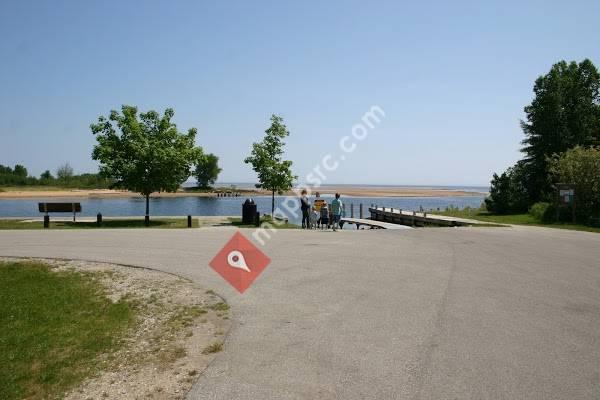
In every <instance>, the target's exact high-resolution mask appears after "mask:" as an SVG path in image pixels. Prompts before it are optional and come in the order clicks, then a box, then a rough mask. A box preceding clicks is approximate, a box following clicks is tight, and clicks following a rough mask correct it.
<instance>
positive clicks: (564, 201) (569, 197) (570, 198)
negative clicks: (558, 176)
mask: <svg viewBox="0 0 600 400" xmlns="http://www.w3.org/2000/svg"><path fill="white" fill-rule="evenodd" d="M556 190H557V193H556V194H557V197H558V198H557V207H556V220H557V221H558V217H559V209H560V206H567V207H571V219H572V221H573V223H575V186H574V185H572V184H569V183H559V184H557V185H556Z"/></svg>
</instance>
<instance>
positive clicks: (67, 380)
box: [0, 262, 135, 400]
mask: <svg viewBox="0 0 600 400" xmlns="http://www.w3.org/2000/svg"><path fill="white" fill-rule="evenodd" d="M0 288H2V289H1V290H0V327H2V328H1V329H0V399H5V400H12V399H22V398H29V399H48V398H56V397H60V395H61V394H62V393H64V392H65V391H67V390H68V389H70V388H73V387H74V386H76V385H77V384H79V383H80V382H82V381H83V380H84V379H85V378H86V377H88V376H91V375H94V374H95V373H96V372H98V371H99V370H100V369H101V368H102V365H103V363H99V362H98V360H97V356H99V355H101V354H111V353H112V352H114V351H115V350H117V349H118V348H119V347H120V346H121V342H122V338H124V336H125V335H126V333H127V331H128V329H129V328H130V327H131V326H132V325H133V322H134V320H135V311H134V307H133V306H132V304H130V303H129V302H127V301H126V300H122V301H119V302H117V303H112V302H111V301H110V300H109V299H108V298H107V297H106V295H105V291H104V288H103V287H102V286H100V285H99V284H98V283H97V282H96V281H95V279H94V277H93V275H92V274H82V273H77V272H52V271H50V269H49V268H48V267H47V266H46V265H44V264H42V263H33V262H32V263H29V262H0Z"/></svg>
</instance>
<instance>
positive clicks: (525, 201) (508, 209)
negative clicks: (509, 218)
mask: <svg viewBox="0 0 600 400" xmlns="http://www.w3.org/2000/svg"><path fill="white" fill-rule="evenodd" d="M526 174H527V170H526V167H525V164H524V163H523V162H521V161H519V162H517V163H516V164H515V166H514V167H511V168H508V169H507V170H506V171H505V172H503V173H502V174H500V175H498V174H494V176H493V178H492V181H491V187H490V195H489V196H488V197H487V198H486V199H485V206H486V209H487V210H488V211H490V212H492V213H495V214H508V213H515V212H524V211H527V208H528V206H529V198H528V196H527V188H526V187H525V186H523V182H525V180H526V176H527V175H526Z"/></svg>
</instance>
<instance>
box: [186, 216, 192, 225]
mask: <svg viewBox="0 0 600 400" xmlns="http://www.w3.org/2000/svg"><path fill="white" fill-rule="evenodd" d="M187 219H188V228H191V227H192V216H191V215H188V218H187Z"/></svg>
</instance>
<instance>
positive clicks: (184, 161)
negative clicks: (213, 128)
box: [90, 105, 202, 223]
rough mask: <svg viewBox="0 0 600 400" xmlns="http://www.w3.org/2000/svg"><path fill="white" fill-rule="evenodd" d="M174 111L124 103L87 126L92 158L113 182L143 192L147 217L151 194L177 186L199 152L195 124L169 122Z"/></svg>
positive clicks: (188, 174)
mask: <svg viewBox="0 0 600 400" xmlns="http://www.w3.org/2000/svg"><path fill="white" fill-rule="evenodd" d="M173 115H174V112H173V110H172V109H171V108H167V109H166V110H165V112H164V114H163V115H162V116H161V115H159V113H157V112H156V111H148V112H146V113H140V114H139V116H138V109H137V107H134V106H128V105H124V106H122V108H121V112H120V113H119V112H117V111H115V110H113V111H111V112H110V115H109V117H108V118H106V117H104V116H100V117H99V118H98V122H97V123H96V124H91V126H90V127H91V130H92V133H93V134H94V135H96V140H97V142H98V144H96V145H95V146H94V150H93V152H92V158H93V159H94V160H98V161H99V162H100V173H101V174H103V175H104V176H106V177H110V178H113V179H114V180H115V184H114V185H113V186H114V187H120V188H125V189H128V190H131V191H134V192H138V193H141V194H142V195H143V196H144V197H145V198H146V223H148V222H149V215H150V194H151V193H154V192H175V191H177V189H179V187H180V185H181V184H182V183H183V182H184V181H185V180H186V179H188V178H189V176H190V173H191V168H192V166H193V165H194V164H195V163H196V162H197V161H198V159H199V158H200V157H201V156H202V148H200V147H196V145H195V140H196V132H197V131H196V128H190V129H189V130H188V132H187V133H186V134H184V133H180V132H179V131H178V130H177V126H176V125H175V124H174V123H173V122H171V120H172V118H173Z"/></svg>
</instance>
